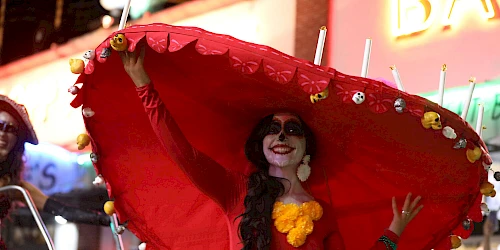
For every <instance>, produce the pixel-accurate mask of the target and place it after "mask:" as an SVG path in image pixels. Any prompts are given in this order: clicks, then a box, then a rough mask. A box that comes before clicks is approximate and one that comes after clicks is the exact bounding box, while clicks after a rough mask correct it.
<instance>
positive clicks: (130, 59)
mask: <svg viewBox="0 0 500 250" xmlns="http://www.w3.org/2000/svg"><path fill="white" fill-rule="evenodd" d="M138 49H140V51H141V52H140V54H139V56H137V53H136V51H137V50H138ZM136 51H134V52H129V51H123V52H118V53H119V54H120V57H121V59H122V62H123V67H124V68H125V71H126V72H127V74H128V75H129V76H130V78H131V79H132V81H133V82H134V84H135V86H137V87H143V86H146V85H148V84H149V83H150V82H151V80H150V79H149V76H148V74H147V73H146V70H144V56H145V54H146V46H145V45H144V43H143V42H140V45H139V44H138V46H137V47H136Z"/></svg>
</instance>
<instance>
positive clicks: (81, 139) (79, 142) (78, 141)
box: [76, 134, 90, 150]
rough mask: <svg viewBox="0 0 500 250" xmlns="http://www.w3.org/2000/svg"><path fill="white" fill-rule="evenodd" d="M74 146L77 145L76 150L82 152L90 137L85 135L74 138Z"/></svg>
mask: <svg viewBox="0 0 500 250" xmlns="http://www.w3.org/2000/svg"><path fill="white" fill-rule="evenodd" d="M76 144H77V145H78V150H82V149H84V148H85V147H87V146H88V145H89V144H90V137H89V135H87V134H80V135H79V136H78V137H77V138H76Z"/></svg>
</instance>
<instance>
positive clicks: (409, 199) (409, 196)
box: [403, 193, 411, 212]
mask: <svg viewBox="0 0 500 250" xmlns="http://www.w3.org/2000/svg"><path fill="white" fill-rule="evenodd" d="M410 201H411V193H408V194H407V195H406V199H405V203H404V205H403V211H405V212H410V211H409V208H410Z"/></svg>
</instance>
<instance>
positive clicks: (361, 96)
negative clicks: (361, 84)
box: [352, 92, 365, 104]
mask: <svg viewBox="0 0 500 250" xmlns="http://www.w3.org/2000/svg"><path fill="white" fill-rule="evenodd" d="M352 101H353V102H354V103H356V104H361V103H363V102H364V101H365V93H363V92H356V93H355V94H354V95H353V96H352Z"/></svg>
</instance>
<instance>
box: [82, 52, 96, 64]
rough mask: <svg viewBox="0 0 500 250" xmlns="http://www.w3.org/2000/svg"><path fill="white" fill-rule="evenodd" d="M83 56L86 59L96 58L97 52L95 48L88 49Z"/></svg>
mask: <svg viewBox="0 0 500 250" xmlns="http://www.w3.org/2000/svg"><path fill="white" fill-rule="evenodd" d="M83 58H85V59H86V60H89V61H90V60H94V58H95V52H94V51H93V50H87V51H86V52H85V54H83Z"/></svg>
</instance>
